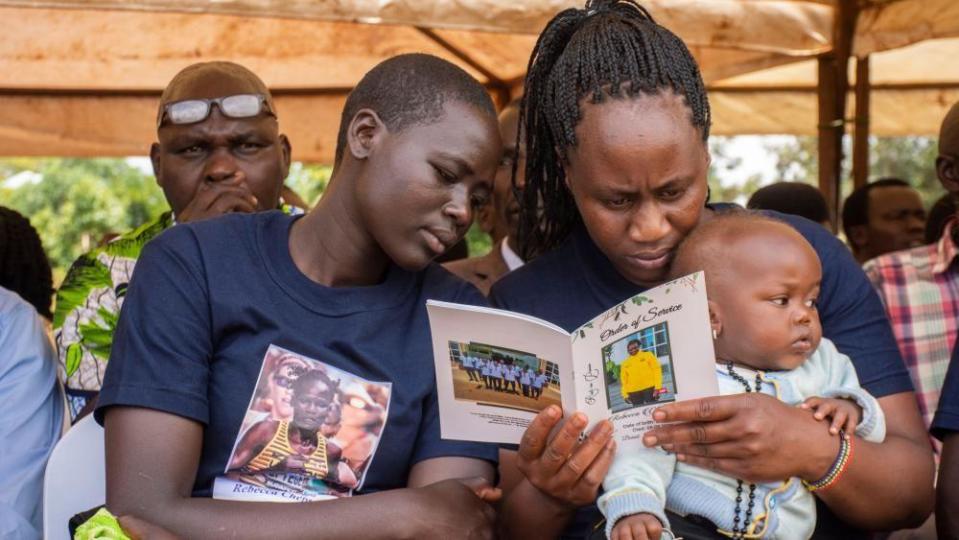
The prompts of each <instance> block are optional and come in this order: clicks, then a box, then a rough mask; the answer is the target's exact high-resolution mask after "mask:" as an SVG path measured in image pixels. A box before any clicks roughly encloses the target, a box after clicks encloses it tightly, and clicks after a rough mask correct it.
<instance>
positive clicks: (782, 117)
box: [0, 0, 959, 162]
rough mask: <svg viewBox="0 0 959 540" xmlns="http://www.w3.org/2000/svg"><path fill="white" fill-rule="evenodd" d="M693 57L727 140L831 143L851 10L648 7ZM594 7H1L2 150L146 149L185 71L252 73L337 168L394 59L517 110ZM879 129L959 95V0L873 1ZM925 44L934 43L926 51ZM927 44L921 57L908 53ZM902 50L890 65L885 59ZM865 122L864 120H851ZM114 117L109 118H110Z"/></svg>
mask: <svg viewBox="0 0 959 540" xmlns="http://www.w3.org/2000/svg"><path fill="white" fill-rule="evenodd" d="M642 3H643V4H644V5H645V6H646V7H647V8H648V9H649V10H650V12H651V13H652V14H653V16H654V17H655V18H656V19H657V21H659V22H660V23H662V24H664V25H665V26H667V27H669V28H671V29H672V30H674V31H676V32H677V33H678V34H679V35H680V36H681V37H682V38H683V39H684V40H685V41H686V42H687V44H689V46H690V49H691V50H692V52H693V54H694V55H695V56H696V57H697V60H698V61H699V62H700V65H701V67H702V71H703V74H704V77H705V79H706V80H707V84H708V85H709V86H710V91H711V102H712V105H713V112H714V123H715V128H714V130H713V132H714V133H717V134H737V133H803V134H806V133H808V134H814V133H815V132H816V127H817V126H816V123H817V114H816V102H817V98H816V67H815V60H814V58H815V57H816V56H817V55H819V54H822V53H824V52H828V51H829V50H831V48H832V46H833V44H832V43H831V40H832V34H833V27H834V24H835V18H836V0H818V1H816V0H642ZM581 5H582V0H576V1H570V0H526V1H521V2H517V1H515V0H206V1H204V0H56V1H43V0H40V1H37V0H0V20H4V21H8V22H11V23H13V24H7V25H5V26H6V29H5V30H6V31H5V33H4V35H3V36H2V37H0V96H3V97H2V99H0V154H3V155H38V154H59V155H131V154H143V153H145V152H146V148H147V147H148V145H149V143H150V142H151V141H152V140H153V138H154V133H153V132H154V126H153V118H154V117H155V116H154V115H155V106H156V98H157V96H158V95H159V92H160V91H161V90H162V88H163V87H164V86H165V85H166V83H167V82H168V81H169V80H170V78H171V77H172V76H173V75H174V74H175V73H176V72H177V71H179V69H181V68H182V67H184V66H185V65H188V64H190V63H193V62H197V61H202V60H212V59H229V60H233V61H237V62H239V63H242V64H244V65H246V66H247V67H249V68H251V69H252V70H254V71H255V72H257V73H258V74H259V75H260V76H261V77H262V78H263V79H264V80H265V81H266V82H267V84H268V85H270V87H271V88H272V89H273V90H274V92H275V93H276V102H277V107H278V109H279V114H280V122H281V128H282V129H283V130H284V131H285V132H286V133H287V134H288V135H290V138H291V139H292V140H293V143H294V156H295V157H296V158H297V159H302V160H308V161H322V162H329V161H330V160H331V156H332V153H333V147H334V142H335V141H334V139H335V131H336V127H337V124H338V121H339V111H340V108H341V107H342V103H343V100H344V99H345V96H346V94H347V93H348V92H349V89H350V88H351V87H352V86H353V85H354V84H355V83H356V82H357V81H358V80H359V79H360V77H361V76H362V74H363V73H365V72H366V71H367V70H368V69H370V68H371V67H373V66H374V65H375V64H377V63H378V62H380V61H381V60H383V59H385V58H388V57H389V56H392V55H395V54H399V53H404V52H414V51H416V52H428V53H431V54H435V55H438V56H441V57H443V58H446V59H448V60H450V61H453V62H455V63H457V64H459V65H460V66H462V67H464V69H466V70H467V71H469V72H470V73H471V74H473V75H474V76H475V77H476V78H477V79H478V80H480V81H481V82H482V83H483V84H485V85H486V86H487V88H489V89H490V91H491V92H492V94H493V96H494V98H496V99H497V101H499V102H500V103H501V104H502V103H503V102H505V101H506V100H507V99H509V98H510V97H511V96H516V95H518V94H519V93H521V92H522V76H523V74H524V71H525V69H526V64H527V61H528V58H529V54H530V51H531V50H532V47H533V45H534V44H535V40H536V35H537V33H538V32H539V31H540V29H541V28H542V27H543V25H544V24H545V22H546V21H547V20H548V19H549V18H550V17H552V15H553V14H554V13H556V12H557V11H559V10H561V9H565V8H567V7H571V6H581ZM860 5H861V6H862V12H861V15H860V17H859V20H858V25H857V28H856V38H855V39H854V41H853V51H854V53H855V54H857V55H861V56H865V55H867V54H871V62H872V82H873V86H874V87H875V93H874V97H873V101H872V111H873V114H872V128H873V132H874V133H876V134H880V135H883V134H890V135H892V134H894V135H901V134H928V133H934V132H935V131H936V130H937V129H938V119H939V118H941V117H942V114H943V112H944V111H943V110H942V109H943V107H948V105H949V104H951V103H952V102H953V101H955V100H957V99H959V69H956V68H955V66H954V65H953V63H952V62H949V60H952V59H954V58H956V56H957V55H959V39H955V40H954V39H936V40H934V41H923V40H927V39H931V38H943V37H949V36H959V3H957V2H955V1H954V0H892V1H890V0H885V1H883V0H860ZM920 42H921V43H920ZM912 43H917V44H916V45H911V46H908V45H910V44H912ZM884 51H885V52H884ZM850 110H851V109H850ZM107 111H109V112H107Z"/></svg>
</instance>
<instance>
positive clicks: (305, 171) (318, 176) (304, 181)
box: [286, 161, 333, 208]
mask: <svg viewBox="0 0 959 540" xmlns="http://www.w3.org/2000/svg"><path fill="white" fill-rule="evenodd" d="M332 173H333V167H331V166H329V165H312V164H309V163H300V162H299V161H295V162H293V164H292V165H290V175H289V176H288V177H287V178H286V185H287V187H289V188H290V189H292V190H293V191H295V192H296V193H297V194H298V195H299V196H300V197H303V200H304V201H306V202H307V203H309V204H310V207H311V208H312V207H313V206H315V205H316V202H317V201H318V200H319V199H320V195H322V194H323V192H324V191H325V190H326V186H327V184H329V183H330V174H332Z"/></svg>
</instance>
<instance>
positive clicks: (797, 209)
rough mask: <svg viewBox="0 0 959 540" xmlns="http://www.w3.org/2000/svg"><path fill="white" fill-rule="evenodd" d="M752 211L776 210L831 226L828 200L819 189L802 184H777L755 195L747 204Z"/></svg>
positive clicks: (758, 191)
mask: <svg viewBox="0 0 959 540" xmlns="http://www.w3.org/2000/svg"><path fill="white" fill-rule="evenodd" d="M746 208H749V209H750V210H775V211H776V212H782V213H783V214H791V215H794V216H802V217H804V218H806V219H808V220H810V221H815V222H816V223H821V224H823V225H826V226H828V225H829V208H828V207H827V206H826V198H825V197H823V196H822V192H821V191H819V190H818V189H816V188H814V187H813V186H810V185H809V184H804V183H802V182H776V183H775V184H770V185H768V186H763V187H761V188H759V189H757V190H756V192H755V193H753V195H752V197H750V198H749V202H747V203H746Z"/></svg>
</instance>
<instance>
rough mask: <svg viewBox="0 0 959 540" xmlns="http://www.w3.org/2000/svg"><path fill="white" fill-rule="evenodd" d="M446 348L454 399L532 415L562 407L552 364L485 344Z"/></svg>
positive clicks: (465, 344) (528, 354)
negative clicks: (550, 408) (448, 356)
mask: <svg viewBox="0 0 959 540" xmlns="http://www.w3.org/2000/svg"><path fill="white" fill-rule="evenodd" d="M449 345H450V364H451V367H452V368H453V370H452V383H453V396H455V397H456V399H458V400H463V401H470V402H474V403H477V404H479V405H490V406H498V407H507V408H513V409H520V410H524V411H532V412H539V411H541V410H543V409H545V408H546V407H549V406H550V405H558V406H562V395H561V393H560V382H559V366H558V365H556V363H555V362H550V361H549V360H545V359H543V358H539V357H537V356H536V355H535V354H532V353H528V352H525V351H518V350H515V349H507V348H505V347H497V346H495V345H488V344H485V343H460V342H456V341H450V342H449Z"/></svg>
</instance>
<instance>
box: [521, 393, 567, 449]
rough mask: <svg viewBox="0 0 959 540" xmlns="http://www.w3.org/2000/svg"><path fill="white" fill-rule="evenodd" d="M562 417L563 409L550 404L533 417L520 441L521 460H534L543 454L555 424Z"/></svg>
mask: <svg viewBox="0 0 959 540" xmlns="http://www.w3.org/2000/svg"><path fill="white" fill-rule="evenodd" d="M561 417H562V411H561V410H560V409H559V407H556V406H555V405H550V406H549V407H547V408H546V409H544V410H542V411H540V413H539V414H537V415H536V417H535V418H533V421H532V422H530V424H529V426H528V427H527V428H526V431H525V432H523V438H522V440H520V443H519V457H520V459H521V460H524V461H533V460H535V459H537V458H539V456H540V455H542V453H543V449H544V448H546V443H547V441H548V440H549V432H550V431H552V430H553V426H555V425H556V423H557V422H559V420H560V418H561Z"/></svg>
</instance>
